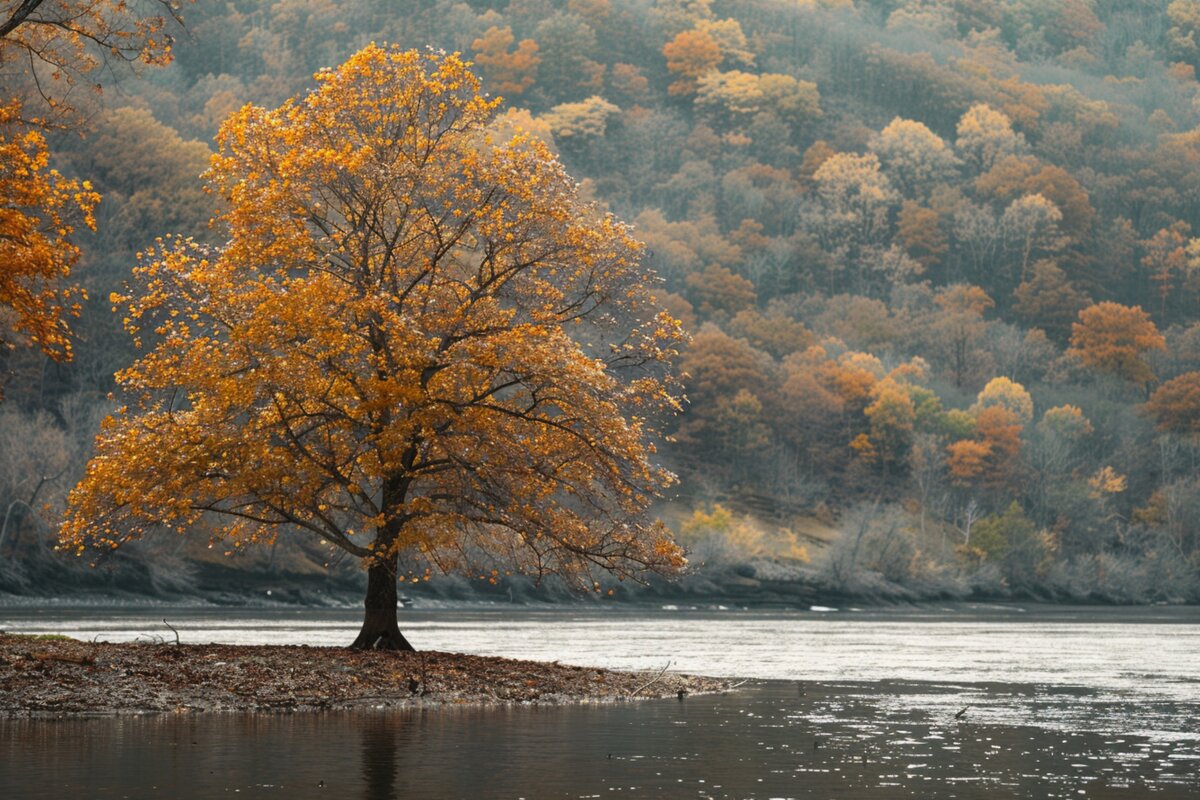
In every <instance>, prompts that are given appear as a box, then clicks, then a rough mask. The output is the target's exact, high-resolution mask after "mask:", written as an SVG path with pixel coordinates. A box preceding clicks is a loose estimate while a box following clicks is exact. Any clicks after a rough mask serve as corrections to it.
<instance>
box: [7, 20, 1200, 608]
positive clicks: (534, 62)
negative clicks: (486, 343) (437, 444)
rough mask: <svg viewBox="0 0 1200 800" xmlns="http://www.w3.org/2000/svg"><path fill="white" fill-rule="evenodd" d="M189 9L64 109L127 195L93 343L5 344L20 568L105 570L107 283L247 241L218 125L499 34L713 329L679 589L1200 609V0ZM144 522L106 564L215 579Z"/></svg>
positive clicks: (688, 321) (479, 52) (552, 132)
mask: <svg viewBox="0 0 1200 800" xmlns="http://www.w3.org/2000/svg"><path fill="white" fill-rule="evenodd" d="M187 19H188V35H187V40H186V41H184V40H181V41H179V42H177V43H176V45H175V47H174V50H173V52H174V54H175V62H174V63H173V64H172V65H170V66H169V67H166V68H163V69H158V70H155V71H153V72H147V73H146V74H145V75H144V76H143V77H142V78H141V79H140V80H139V81H137V82H136V83H135V82H129V83H125V84H123V85H122V86H121V90H120V91H119V92H109V93H108V94H106V95H105V96H104V98H103V101H102V103H101V106H102V108H101V109H99V111H98V112H97V113H96V114H95V115H94V117H93V119H92V122H91V127H90V130H89V132H88V135H87V136H86V137H84V138H82V139H80V138H76V137H68V136H62V137H55V136H51V137H50V139H51V140H50V147H51V150H52V151H53V152H54V153H55V158H56V163H57V164H58V166H59V169H60V170H62V172H63V173H64V175H66V176H67V177H68V178H69V179H78V180H89V181H91V184H92V185H93V186H94V187H95V190H96V191H97V192H99V193H100V194H101V195H102V196H103V201H102V202H101V203H100V204H99V206H97V207H96V208H95V211H94V214H95V220H96V226H97V231H96V233H95V234H90V233H87V232H86V231H83V230H82V228H80V230H79V231H77V232H76V234H75V235H74V236H73V241H76V242H78V246H79V257H78V264H77V268H76V269H75V272H74V274H75V277H76V280H77V281H79V282H80V284H81V285H83V286H84V287H86V288H87V289H88V296H89V297H90V298H91V299H88V300H84V299H82V298H80V299H78V302H79V304H80V308H79V313H80V316H79V317H78V318H77V319H75V320H74V321H73V322H72V323H71V325H72V327H73V329H74V331H75V334H76V338H75V340H74V345H73V346H74V350H75V358H74V360H73V361H71V362H70V363H64V362H61V361H55V360H52V359H50V358H49V357H48V356H46V355H45V354H43V353H41V352H40V351H39V350H38V349H36V348H21V349H16V350H13V351H11V352H9V353H8V354H7V356H6V363H5V370H6V382H5V394H6V397H7V399H6V401H5V403H4V404H3V406H0V436H2V437H4V442H3V446H2V447H0V512H3V513H4V528H3V531H2V532H0V580H2V581H3V585H4V587H5V588H7V589H9V590H12V589H17V590H20V591H29V590H35V589H36V586H37V585H38V583H39V581H40V580H41V579H42V577H43V576H46V575H50V574H58V575H68V574H70V575H73V574H74V573H75V570H78V569H82V567H81V566H79V565H75V564H71V563H69V562H65V561H63V560H61V558H60V557H58V556H55V555H53V554H51V553H50V552H49V551H48V549H47V544H46V543H47V542H48V541H50V539H51V537H52V536H53V530H54V529H55V527H56V524H57V515H58V514H59V513H60V511H61V509H62V507H63V503H64V501H65V496H66V493H67V491H68V490H69V489H70V487H71V486H73V485H74V483H75V481H77V480H78V479H79V477H80V476H81V475H82V469H83V464H84V463H85V462H86V459H87V458H88V456H89V455H90V453H91V439H92V437H93V435H94V432H95V430H96V424H97V421H98V419H99V418H100V417H102V416H103V415H104V414H106V413H108V411H109V410H111V408H110V405H109V401H107V400H106V399H105V397H106V395H107V393H108V392H109V391H110V390H111V389H112V388H113V384H112V378H111V376H112V374H113V373H114V372H115V371H116V370H117V369H119V368H121V367H124V366H126V365H128V364H129V363H131V362H132V361H133V360H134V359H135V358H136V357H137V353H136V352H135V351H134V350H133V349H132V347H131V345H130V344H129V343H128V342H127V341H126V340H125V339H124V338H123V334H122V333H121V331H120V328H121V322H120V319H119V318H117V317H114V315H113V314H112V312H111V311H110V305H109V303H108V302H107V298H108V297H109V295H110V293H111V292H113V291H117V292H122V291H124V290H123V288H122V287H123V284H124V281H126V280H127V279H128V278H129V276H130V272H131V269H132V267H133V265H134V264H135V263H136V261H137V258H136V253H137V252H139V251H141V250H142V249H143V248H145V247H146V246H147V245H148V244H150V243H151V242H152V241H153V238H154V236H156V235H158V234H159V233H160V232H163V231H167V230H174V231H176V232H179V233H182V234H185V235H191V236H194V237H195V240H196V241H197V242H201V243H205V242H208V241H210V238H211V237H213V236H214V235H215V234H214V233H213V232H212V231H211V230H210V229H209V228H208V227H207V221H208V219H209V218H210V217H211V216H213V215H214V213H216V211H215V210H214V198H212V197H209V196H206V195H205V194H204V193H203V192H202V191H201V190H200V188H199V184H198V183H197V182H196V181H195V177H194V176H195V175H197V174H198V173H199V172H200V171H202V170H204V169H206V168H207V163H208V156H209V153H210V148H209V145H208V144H207V142H210V141H212V137H213V136H214V134H215V133H216V130H217V128H218V126H219V125H220V124H221V122H222V121H223V120H224V119H225V118H226V117H227V116H228V115H229V114H231V113H233V112H234V111H236V110H237V109H238V108H240V107H241V106H242V105H243V104H244V103H246V102H254V103H256V104H259V105H265V106H274V105H277V104H279V103H280V102H282V101H283V100H284V99H285V98H287V97H289V96H293V95H295V94H297V93H300V92H302V91H303V90H305V89H306V88H308V87H309V86H310V85H311V76H312V74H313V73H314V72H315V71H317V70H318V69H321V68H324V67H330V66H333V65H336V64H337V63H340V62H341V61H342V60H344V59H345V58H346V57H347V56H348V55H349V54H350V53H352V52H354V51H355V50H357V49H359V48H360V47H361V46H363V45H364V44H365V43H367V42H369V41H372V40H376V41H389V42H395V43H398V44H400V45H402V46H405V47H420V46H424V45H430V46H433V47H435V48H444V49H445V50H447V51H451V52H453V51H458V52H462V53H463V54H464V56H465V57H467V58H469V59H471V60H473V61H474V64H475V67H474V69H476V70H477V71H478V72H479V74H480V75H481V77H482V80H483V85H484V88H485V89H487V90H489V91H491V92H492V93H494V94H496V95H501V96H503V98H504V105H503V111H502V113H503V124H504V125H505V126H508V128H507V129H509V130H513V131H516V130H522V131H525V132H527V133H528V134H529V135H531V136H534V137H536V138H538V139H540V140H541V141H542V142H544V143H545V146H546V147H547V148H550V149H551V150H552V151H553V152H554V153H556V154H557V156H558V158H560V159H561V161H562V162H563V164H564V165H565V166H566V168H567V170H568V171H569V172H570V174H571V175H573V176H575V177H576V178H577V179H580V180H581V181H582V185H581V187H580V192H581V194H582V195H583V196H585V197H587V198H591V199H594V200H596V201H597V202H599V203H601V204H602V205H604V206H605V207H607V208H609V209H611V210H612V211H613V212H615V213H616V214H618V215H619V216H620V217H622V218H624V219H627V220H632V221H633V222H634V223H635V228H634V232H633V233H634V235H635V236H636V237H637V238H639V239H642V240H644V241H645V242H646V243H647V245H648V247H647V251H646V254H645V260H646V263H647V264H648V265H649V266H650V267H652V268H653V269H655V270H657V272H658V273H659V275H661V276H662V278H663V280H664V281H665V283H664V286H663V289H662V292H661V293H660V300H661V302H662V303H663V304H664V305H665V306H666V307H667V308H668V309H669V310H670V311H671V313H672V314H673V315H674V316H675V317H677V318H678V319H680V320H681V321H682V322H683V323H684V325H685V327H686V328H687V329H689V330H690V331H691V333H692V336H693V338H692V340H691V343H690V345H689V346H688V347H687V348H686V350H685V352H684V353H683V356H682V361H681V366H682V368H683V370H684V371H685V372H686V373H687V375H688V378H687V385H686V387H685V389H686V394H687V398H688V404H687V406H686V408H685V410H684V413H683V414H682V415H681V416H680V417H679V418H678V419H677V421H676V422H675V423H674V427H673V428H672V429H671V430H670V431H669V433H670V435H671V439H672V441H670V442H667V443H665V444H664V445H663V447H661V448H660V452H659V457H660V458H661V459H662V460H663V461H664V463H665V464H666V465H667V466H668V467H670V468H671V469H673V470H674V471H675V472H677V473H678V474H679V476H680V483H679V485H678V487H677V488H676V490H675V491H676V496H675V498H674V500H673V501H672V502H671V503H670V504H669V505H664V506H662V507H661V508H660V513H661V514H662V516H663V518H664V519H666V520H667V522H668V523H669V524H670V525H671V526H672V527H673V528H674V529H675V531H676V533H677V534H678V537H679V539H680V541H681V542H682V543H684V545H685V546H686V547H687V548H688V549H689V551H690V552H691V564H692V570H693V571H692V574H691V575H689V576H687V577H685V579H684V583H683V584H682V588H681V589H677V591H693V590H694V591H695V592H696V594H697V596H704V595H705V593H714V594H711V596H716V594H719V592H720V591H724V590H726V589H729V587H741V588H739V589H738V591H739V592H741V591H743V590H744V591H746V592H750V593H751V594H753V592H754V591H758V590H759V589H756V588H755V587H760V588H761V587H764V586H765V587H767V588H768V589H769V588H771V587H774V586H777V585H793V586H807V587H810V588H814V589H815V590H818V591H821V592H827V593H834V594H838V593H843V594H848V595H855V596H868V597H876V598H885V597H891V598H919V597H945V596H969V595H987V596H1010V595H1021V596H1034V597H1043V598H1055V599H1080V600H1082V599H1090V600H1105V601H1110V602H1155V601H1168V602H1179V601H1197V600H1200V537H1198V534H1197V531H1200V446H1198V445H1200V442H1198V440H1197V438H1196V435H1197V431H1198V430H1200V399H1198V398H1200V315H1198V314H1197V301H1200V238H1197V236H1200V204H1198V203H1197V202H1196V201H1197V191H1198V186H1197V184H1196V175H1197V174H1200V173H1198V172H1197V167H1198V166H1200V134H1198V133H1197V131H1200V83H1198V82H1197V80H1196V71H1195V70H1196V67H1197V66H1200V50H1198V49H1197V47H1196V44H1195V41H1194V40H1195V38H1196V37H1197V36H1200V31H1198V30H1197V29H1198V27H1200V25H1198V24H1197V22H1196V20H1197V19H1200V5H1197V4H1196V3H1195V2H1193V1H1192V0H1169V2H1168V0H1155V1H1154V2H1149V3H1144V2H1137V3H1130V2H1094V1H1093V0H1037V2H1034V0H856V1H852V0H803V1H802V2H776V1H775V0H750V1H749V2H724V3H723V2H715V1H714V2H710V1H709V0H653V1H652V0H512V2H504V1H503V0H501V1H499V2H482V1H479V2H451V0H434V1H432V2H421V3H418V4H415V5H414V9H413V11H412V13H406V14H403V15H397V14H396V13H395V12H394V9H393V8H392V6H391V5H389V4H386V3H376V2H371V1H370V0H295V1H294V2H293V1H290V2H282V3H275V4H264V3H257V2H230V3H225V4H201V5H199V6H194V7H189V8H188V9H187ZM83 199H84V200H88V198H83ZM89 202H90V201H89ZM140 548H141V549H140V550H138V549H135V550H132V551H130V552H128V553H123V554H120V555H114V556H111V557H109V558H107V559H106V560H105V565H103V566H102V567H101V569H110V568H111V569H112V570H113V571H112V572H110V573H108V577H106V578H98V577H90V578H89V580H91V581H93V582H98V583H103V582H104V581H106V580H108V581H111V580H116V579H115V578H114V577H113V576H116V575H118V574H120V575H124V576H126V577H124V578H121V579H120V582H126V581H128V582H129V583H130V584H134V585H138V584H139V582H141V583H140V585H145V586H153V587H156V588H157V589H160V590H164V591H170V590H171V583H172V581H179V582H181V586H180V587H179V588H184V586H183V584H187V583H188V581H189V580H191V581H192V585H195V581H194V577H195V575H196V574H197V571H196V568H195V567H194V566H193V567H191V568H190V569H191V571H190V572H189V568H188V567H187V566H186V565H187V564H192V565H194V564H195V563H197V562H195V561H194V560H192V559H193V555H194V554H190V553H189V552H188V551H187V549H186V548H185V547H184V546H183V545H180V544H179V543H178V541H177V540H176V539H174V538H170V537H165V536H159V537H152V538H151V539H150V540H148V541H146V542H143V543H142V544H141V545H140ZM216 548H217V550H221V549H222V545H220V544H218V545H216ZM253 558H259V557H257V556H256V557H253ZM266 558H267V557H266V556H264V557H262V560H259V561H257V562H252V560H251V558H250V557H247V558H246V559H245V560H244V561H243V562H242V563H244V564H247V565H249V564H251V563H257V564H258V565H260V567H262V568H265V566H264V565H265V564H266V563H267V562H266ZM270 558H271V562H270V563H271V566H270V567H269V569H271V570H277V569H279V568H280V567H281V566H282V565H291V567H292V568H295V569H297V570H299V571H305V570H312V571H317V572H319V571H320V570H333V571H334V573H335V574H336V573H337V570H339V569H343V568H345V567H346V566H347V565H346V564H345V563H344V562H343V563H342V565H341V566H340V567H339V566H336V565H335V566H328V565H330V564H334V563H335V562H336V558H331V557H330V556H329V553H328V552H327V551H322V550H321V549H320V548H318V547H316V546H313V547H311V548H307V549H303V548H296V549H289V550H283V551H279V552H277V553H273V554H272V555H271V556H270ZM200 563H202V562H200ZM173 565H182V566H180V567H179V569H176V568H175V566H173ZM93 575H94V573H93ZM189 576H191V577H190V578H189ZM491 577H498V580H499V582H500V583H501V584H503V583H504V579H505V576H504V575H503V574H501V575H499V576H491V575H487V576H485V579H484V580H483V581H479V582H477V583H480V584H487V587H486V591H504V587H503V585H502V586H501V588H500V589H493V588H491V587H490V584H488V579H489V578H491ZM434 581H435V585H436V581H437V578H436V577H435V578H434ZM452 585H453V586H454V587H460V584H458V583H457V582H455V583H454V584H452ZM467 585H471V584H467ZM514 585H516V586H517V589H518V592H519V591H520V590H521V588H522V587H521V585H519V584H514ZM422 586H423V582H421V583H419V584H418V588H416V589H415V590H414V591H417V592H420V591H426V590H425V589H423V588H422ZM510 588H511V587H510ZM615 588H616V596H623V595H624V596H637V593H636V592H634V591H633V590H631V589H628V588H627V587H626V586H625V585H621V586H618V587H615ZM185 590H186V589H185ZM651 590H652V591H655V592H657V591H658V590H657V589H655V588H654V587H651ZM428 591H436V589H433V588H431V589H429V590H428ZM455 591H456V592H457V591H458V589H457V588H455ZM464 591H469V590H464ZM763 591H766V590H765V589H764V590H763ZM640 596H645V595H644V594H643V595H640ZM654 596H658V595H657V594H656V595H654Z"/></svg>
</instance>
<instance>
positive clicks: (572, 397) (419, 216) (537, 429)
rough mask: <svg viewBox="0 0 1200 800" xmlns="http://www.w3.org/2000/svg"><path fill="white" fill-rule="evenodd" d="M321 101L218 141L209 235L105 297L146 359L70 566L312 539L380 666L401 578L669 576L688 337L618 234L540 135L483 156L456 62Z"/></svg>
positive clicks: (93, 485)
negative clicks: (130, 552) (665, 493)
mask: <svg viewBox="0 0 1200 800" xmlns="http://www.w3.org/2000/svg"><path fill="white" fill-rule="evenodd" d="M317 81H318V85H317V87H316V88H315V89H314V90H313V91H312V92H311V93H309V94H308V95H306V96H304V97H300V98H296V99H293V100H290V101H288V102H287V103H285V104H284V105H282V106H281V107H279V108H278V109H275V110H267V109H263V108H257V107H254V106H247V107H245V108H243V109H242V110H241V111H239V112H238V113H236V114H235V115H234V116H233V117H231V118H230V119H229V120H228V121H227V122H226V123H225V125H224V126H223V127H222V129H221V132H220V134H219V136H218V146H219V151H218V153H217V154H216V155H215V156H214V157H213V164H212V167H211V169H210V170H209V172H208V173H207V178H208V181H209V183H210V186H211V188H212V190H213V191H214V192H215V193H216V194H217V195H219V196H220V197H222V198H223V199H224V200H225V202H226V204H227V206H226V209H227V210H226V211H225V212H224V213H223V215H222V216H221V218H220V222H221V223H223V225H224V226H225V227H226V229H227V235H228V242H227V243H226V244H225V245H224V246H222V247H219V248H216V249H206V248H203V247H200V246H198V245H196V244H194V243H192V242H190V241H187V240H184V241H180V240H178V239H167V240H165V241H163V242H161V243H160V244H159V245H158V246H156V247H155V248H153V250H152V251H151V252H149V253H148V254H147V255H146V256H145V258H144V259H143V261H142V263H141V265H140V266H139V267H137V269H136V271H135V275H136V278H137V279H138V281H139V283H140V287H141V288H140V291H137V292H132V293H131V296H128V297H115V298H114V304H115V305H123V306H125V307H126V308H127V309H128V310H127V311H126V312H125V313H126V314H127V320H126V325H127V327H128V328H129V330H130V331H131V333H132V334H133V335H134V336H135V338H137V339H141V340H143V341H144V344H145V346H146V347H147V348H148V352H146V354H145V355H144V356H143V357H142V358H141V359H140V360H139V361H138V362H137V363H135V364H134V365H133V366H131V367H129V368H128V369H126V370H124V371H122V372H121V373H119V374H118V380H119V382H120V384H121V386H122V387H123V389H124V390H125V392H126V393H127V394H128V395H129V396H130V404H129V405H128V406H126V407H123V408H121V409H119V410H118V411H117V413H116V414H115V415H114V416H113V417H112V418H110V419H109V420H107V421H106V422H105V424H104V427H103V429H102V432H101V434H100V436H99V438H98V440H97V451H96V455H95V456H94V458H93V459H92V461H91V462H90V463H89V465H88V469H87V473H86V475H85V477H84V479H83V480H82V482H81V483H80V484H79V486H78V487H77V488H76V489H75V490H74V492H73V493H72V495H71V501H70V509H69V511H68V515H67V518H66V521H65V522H64V524H63V527H62V530H61V540H62V544H63V546H65V547H68V548H73V549H75V550H76V551H78V552H82V551H83V550H84V548H85V547H87V546H89V545H91V546H97V547H101V548H114V547H117V546H119V545H120V544H121V543H123V542H125V541H127V540H129V539H131V538H134V537H136V536H139V535H140V534H142V533H144V532H146V531H147V530H148V529H150V528H154V527H160V526H166V527H169V528H172V529H175V530H178V531H181V532H183V531H186V530H188V529H191V528H193V527H194V526H198V525H200V524H201V523H202V521H203V522H206V523H207V525H208V526H209V528H210V529H211V530H212V531H214V536H216V537H218V538H221V539H224V540H226V541H228V542H229V543H230V545H229V546H230V549H236V548H238V547H241V546H244V545H247V544H250V543H254V542H263V541H266V542H270V541H273V540H274V537H276V536H278V535H281V534H293V533H294V534H301V535H310V536H313V537H317V538H318V539H320V540H322V541H325V542H328V543H332V544H334V545H337V546H338V547H341V548H342V549H344V550H346V551H348V552H349V553H351V554H353V555H354V556H357V557H359V558H360V559H361V560H362V563H363V566H364V568H365V569H366V571H367V593H366V603H365V605H366V613H365V618H364V622H363V627H362V631H361V633H360V634H359V636H358V638H357V639H356V640H355V642H354V645H353V646H354V647H357V648H378V649H384V648H387V649H409V648H410V645H409V643H408V642H407V641H406V640H405V638H404V637H403V635H402V634H401V633H400V631H399V629H398V626H397V619H396V596H397V586H396V584H397V580H398V579H401V580H404V579H412V580H422V579H423V578H424V577H427V576H428V574H429V573H430V572H431V571H435V570H438V571H451V570H455V571H465V572H466V573H467V574H471V575H483V576H489V575H495V574H496V572H494V571H493V570H497V569H514V570H520V571H524V572H527V573H529V574H533V575H536V576H539V577H540V576H543V575H546V574H550V573H554V574H560V575H563V576H566V577H567V578H568V579H573V580H575V581H576V582H578V583H581V584H586V585H587V586H589V587H591V586H593V585H594V584H593V581H592V573H591V570H592V568H599V569H603V570H609V571H612V572H615V573H616V574H618V575H622V576H623V575H627V574H635V573H636V572H638V571H641V570H644V569H653V570H660V571H670V570H672V569H675V568H677V567H679V566H681V565H682V557H681V554H680V550H679V548H678V547H677V546H676V545H675V544H674V543H673V542H672V541H671V539H670V537H669V536H668V534H667V532H666V530H665V528H664V527H663V526H662V525H661V524H660V523H654V522H651V521H649V520H647V518H646V517H645V511H646V508H647V506H648V504H649V503H650V501H651V499H652V497H653V496H654V495H655V494H656V493H658V492H659V491H661V490H662V489H663V488H664V487H666V486H668V485H669V484H670V483H671V482H672V480H673V477H672V476H671V475H670V473H668V472H666V471H665V470H663V469H661V468H659V467H657V466H655V465H654V463H653V462H652V454H653V452H654V448H653V444H652V438H653V436H654V435H655V433H656V429H655V424H654V422H653V420H655V419H656V418H661V416H662V415H663V414H664V413H665V412H668V411H670V410H672V409H675V408H676V407H677V405H678V403H677V400H676V398H675V396H674V393H675V391H676V383H675V380H674V378H673V373H672V372H671V370H670V362H671V361H672V360H673V358H674V357H675V355H676V351H677V346H678V344H679V343H680V342H681V339H682V337H683V334H682V332H681V329H680V327H679V325H678V323H677V322H676V321H675V320H673V319H672V318H671V317H670V316H669V315H668V314H666V313H665V312H662V311H660V310H659V309H658V308H657V306H656V304H655V302H654V298H653V296H652V295H651V294H650V287H651V277H650V275H649V273H648V272H647V271H646V270H644V269H642V268H641V267H640V266H639V250H640V246H639V244H638V243H637V242H635V241H634V240H633V239H632V238H631V237H630V234H629V231H628V229H627V228H626V227H625V226H624V225H623V224H622V223H620V222H619V221H618V220H616V219H614V218H613V217H612V216H610V215H607V214H603V213H601V212H600V211H598V210H597V209H595V208H594V207H592V206H589V205H586V204H584V203H582V202H581V201H580V200H579V199H578V197H577V194H576V186H575V183H574V182H573V181H572V180H571V179H570V178H569V177H568V176H567V175H566V174H565V173H564V171H563V170H562V168H561V166H560V165H559V164H558V162H557V161H555V159H554V158H553V157H552V155H551V154H550V152H549V151H548V150H547V149H546V147H545V146H544V145H543V144H542V143H541V142H539V141H537V140H536V139H533V138H526V137H522V136H519V135H518V136H517V137H514V138H513V139H511V140H510V141H505V142H497V141H494V140H493V139H492V137H491V136H490V135H489V127H488V126H489V123H490V122H491V121H492V119H493V118H494V116H495V111H496V108H497V104H498V101H495V100H488V99H485V98H484V97H482V96H481V95H480V93H479V82H478V81H477V80H476V78H475V77H474V76H473V75H472V74H471V72H470V71H469V70H468V69H467V66H466V64H465V63H464V62H463V61H461V60H460V59H459V58H458V57H457V56H453V55H451V56H445V55H439V54H436V53H432V52H426V53H421V52H416V51H402V50H399V49H385V48H380V47H376V46H374V45H372V46H370V47H367V48H366V49H364V50H362V51H361V52H359V53H357V54H356V55H354V56H353V57H352V58H351V59H350V60H349V61H347V62H346V63H345V64H344V65H342V66H341V67H340V68H339V69H337V70H336V71H325V72H322V73H321V74H319V75H318V76H317ZM402 564H403V567H401V565H402Z"/></svg>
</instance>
